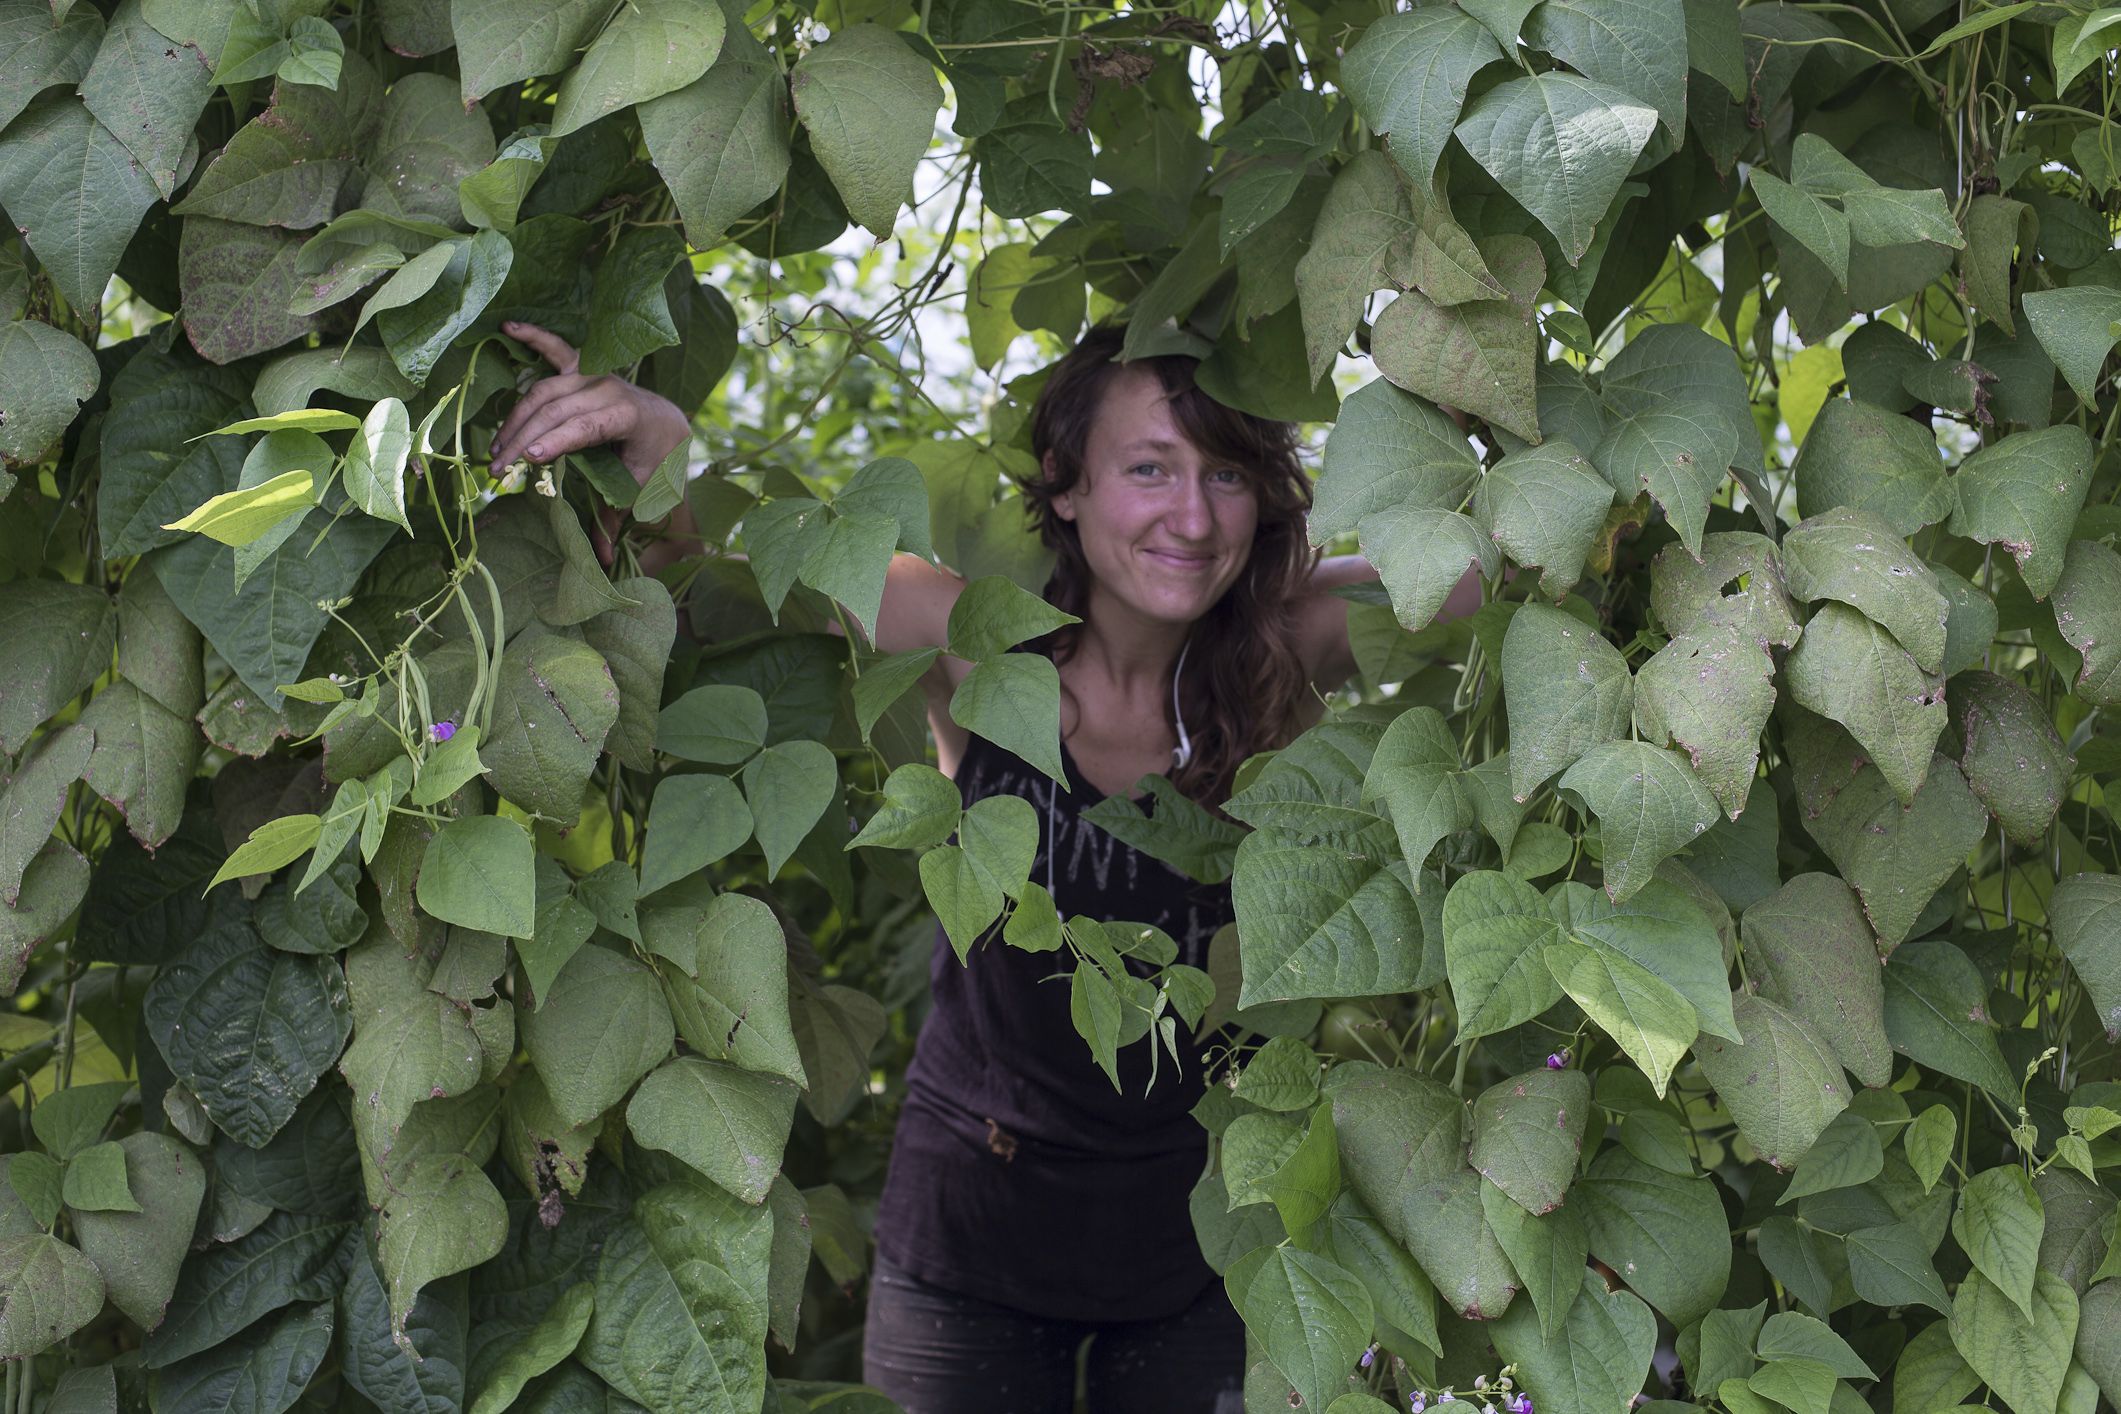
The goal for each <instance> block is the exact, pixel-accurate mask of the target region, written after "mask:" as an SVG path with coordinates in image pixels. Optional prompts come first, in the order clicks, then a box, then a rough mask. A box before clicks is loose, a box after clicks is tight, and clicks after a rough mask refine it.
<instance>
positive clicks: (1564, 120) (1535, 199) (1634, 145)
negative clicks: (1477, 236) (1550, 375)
mask: <svg viewBox="0 0 2121 1414" xmlns="http://www.w3.org/2000/svg"><path fill="white" fill-rule="evenodd" d="M1483 38H1485V35H1483ZM1657 119H1658V115H1657V110H1656V109H1655V108H1651V107H1647V106H1644V105H1643V104H1641V103H1639V102H1637V101H1636V100H1635V99H1633V98H1632V97H1630V96H1629V94H1627V93H1626V92H1624V91H1623V90H1621V89H1617V88H1614V87H1612V86H1611V85H1609V84H1603V83H1595V82H1593V81H1591V80H1589V79H1585V78H1579V77H1577V76H1576V75H1574V74H1571V73H1568V72H1566V71H1564V70H1559V69H1556V70H1552V71H1550V72H1547V73H1543V74H1529V75H1526V76H1524V77H1522V78H1515V79H1510V80H1508V81H1506V82H1504V83H1500V84H1497V85H1496V86H1495V87H1494V88H1492V89H1489V90H1488V91H1487V92H1486V93H1484V94H1482V95H1481V96H1480V97H1479V98H1477V99H1475V100H1474V101H1473V102H1472V104H1471V105H1469V106H1468V107H1467V109H1466V113H1465V117H1464V118H1463V119H1462V120H1461V121H1460V122H1459V124H1458V127H1457V130H1456V131H1457V135H1458V140H1459V141H1460V142H1461V143H1463V144H1464V145H1465V149H1466V151H1467V152H1469V153H1471V154H1472V155H1473V160H1474V161H1476V162H1478V163H1479V164H1480V165H1481V166H1482V167H1484V168H1486V169H1487V172H1488V175H1489V176H1491V177H1493V178H1494V179H1495V181H1496V183H1497V184H1498V185H1500V186H1501V187H1502V189H1503V190H1504V191H1506V192H1508V193H1509V194H1510V195H1511V196H1513V197H1515V198H1516V199H1517V201H1518V204H1520V205H1521V206H1523V207H1524V208H1525V210H1527V211H1529V212H1531V213H1532V215H1533V216H1535V217H1537V218H1538V219H1539V223H1540V224H1541V225H1543V226H1545V227H1546V228H1547V230H1549V231H1550V232H1552V233H1553V235H1554V239H1555V240H1557V241H1559V242H1560V243H1561V253H1562V257H1563V258H1564V259H1565V260H1567V261H1568V263H1569V264H1570V265H1571V266H1574V265H1576V264H1577V263H1578V262H1579V261H1581V260H1582V259H1583V256H1584V252H1585V251H1587V250H1589V249H1590V246H1591V237H1592V235H1593V234H1594V233H1595V231H1596V228H1597V225H1598V221H1599V219H1600V218H1601V217H1603V216H1604V215H1605V213H1606V208H1608V207H1609V206H1611V205H1612V204H1613V196H1614V194H1615V193H1616V192H1618V191H1619V190H1620V184H1621V182H1622V181H1624V180H1625V179H1626V178H1627V175H1628V170H1629V168H1631V167H1632V166H1634V163H1635V158H1636V156H1637V155H1638V154H1640V153H1641V151H1642V149H1643V146H1644V145H1645V144H1646V143H1648V142H1649V140H1650V134H1651V133H1653V132H1654V131H1656V128H1657Z"/></svg>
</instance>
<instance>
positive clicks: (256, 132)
mask: <svg viewBox="0 0 2121 1414" xmlns="http://www.w3.org/2000/svg"><path fill="white" fill-rule="evenodd" d="M357 126H358V124H357V121H356V117H355V115H350V114H349V113H347V112H346V111H345V107H344V104H343V102H342V101H341V96H340V95H338V94H335V93H332V92H330V91H329V90H328V89H322V88H317V87H313V86H310V85H306V84H290V83H288V82H286V81H284V80H283V81H281V82H279V83H276V84H275V85H274V86H273V94H272V101H271V102H270V103H269V104H268V105H267V106H266V109H265V111H264V112H263V113H261V114H260V115H259V116H257V117H255V118H253V119H251V120H250V121H249V122H248V123H245V124H244V125H243V126H242V127H241V128H238V129H237V130H236V134H235V136H234V137H232V138H230V139H229V141H228V145H227V146H226V147H225V148H223V149H222V150H221V154H220V155H219V156H218V157H216V158H214V160H213V162H212V163H211V164H210V165H209V166H208V167H207V168H206V170H205V171H204V172H202V173H200V174H199V179H198V180H197V181H196V182H194V183H192V185H191V189H190V190H189V191H187V192H186V193H185V196H184V200H183V201H181V202H179V203H177V205H176V206H175V207H173V208H172V212H173V214H175V215H178V216H214V217H219V218H221V219H222V220H227V221H241V222H245V223H247V224H251V225H259V226H286V227H289V228H291V229H296V230H299V229H301V228H303V227H307V226H315V225H319V224H321V223H323V222H325V221H328V220H330V219H331V217H332V215H333V214H334V207H335V204H336V201H337V198H338V194H339V189H340V188H341V187H343V186H344V185H345V184H346V181H347V179H348V178H349V177H351V176H353V175H354V173H355V172H356V171H357V170H358V169H357V167H356V164H355V160H354V159H355V157H356V141H355V132H356V128H357Z"/></svg>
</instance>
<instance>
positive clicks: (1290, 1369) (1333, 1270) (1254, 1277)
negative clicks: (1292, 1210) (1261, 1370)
mask: <svg viewBox="0 0 2121 1414" xmlns="http://www.w3.org/2000/svg"><path fill="white" fill-rule="evenodd" d="M1224 1286H1225V1287H1226V1289H1227V1290H1228V1291H1229V1294H1230V1302H1231V1304H1232V1305H1234V1306H1235V1307H1236V1308H1237V1310H1238V1313H1239V1314H1240V1315H1242V1316H1243V1317H1244V1319H1245V1326H1246V1328H1247V1330H1249V1331H1250V1332H1251V1333H1252V1335H1253V1336H1254V1337H1255V1338H1256V1339H1257V1340H1258V1341H1259V1344H1260V1346H1261V1348H1262V1349H1263V1350H1264V1351H1265V1352H1266V1355H1267V1358H1268V1359H1269V1360H1271V1361H1273V1362H1274V1368H1275V1369H1277V1370H1279V1371H1281V1372H1282V1374H1283V1375H1285V1376H1286V1377H1287V1378H1288V1380H1289V1383H1290V1384H1291V1385H1293V1386H1294V1387H1295V1388H1296V1389H1297V1391H1298V1392H1299V1393H1300V1394H1302V1395H1303V1398H1304V1402H1305V1403H1306V1404H1308V1405H1311V1406H1312V1407H1314V1408H1324V1407H1325V1403H1326V1399H1327V1398H1328V1396H1329V1394H1330V1393H1331V1392H1332V1391H1336V1390H1338V1389H1339V1388H1340V1387H1341V1386H1342V1384H1343V1383H1344V1381H1345V1379H1346V1375H1347V1371H1348V1370H1349V1369H1350V1368H1352V1367H1353V1365H1354V1363H1355V1357H1356V1356H1357V1355H1358V1354H1360V1353H1361V1351H1362V1348H1363V1346H1364V1344H1365V1343H1366V1342H1367V1341H1368V1340H1369V1337H1370V1326H1371V1321H1372V1319H1373V1317H1374V1312H1375V1305H1374V1303H1373V1302H1372V1301H1371V1299H1370V1293H1369V1290H1368V1288H1366V1287H1365V1286H1364V1285H1363V1284H1362V1282H1361V1281H1360V1280H1358V1279H1357V1278H1356V1277H1355V1276H1354V1275H1353V1274H1352V1273H1350V1272H1348V1271H1346V1270H1345V1269H1343V1268H1342V1267H1340V1266H1339V1265H1338V1264H1337V1263H1335V1262H1333V1261H1332V1260H1331V1259H1329V1258H1327V1257H1324V1256H1321V1255H1319V1254H1318V1253H1315V1252H1306V1251H1304V1250H1302V1249H1300V1248H1296V1247H1263V1248H1260V1249H1258V1250H1257V1251H1254V1252H1251V1253H1248V1254H1246V1255H1245V1256H1244V1257H1241V1258H1239V1259H1238V1260H1237V1262H1236V1263H1235V1264H1233V1265H1232V1266H1231V1268H1230V1270H1229V1272H1228V1274H1227V1275H1226V1276H1225V1277H1224Z"/></svg>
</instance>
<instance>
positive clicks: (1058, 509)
mask: <svg viewBox="0 0 2121 1414" xmlns="http://www.w3.org/2000/svg"><path fill="white" fill-rule="evenodd" d="M1038 470H1039V475H1040V476H1041V477H1042V478H1044V479H1045V480H1046V481H1049V482H1050V481H1053V480H1056V479H1057V478H1056V476H1055V469H1054V465H1053V449H1052V448H1050V447H1049V448H1047V449H1046V454H1045V455H1044V456H1042V457H1040V458H1039V463H1038ZM1052 504H1053V513H1054V514H1055V515H1057V516H1059V517H1060V518H1061V519H1062V520H1074V519H1075V493H1074V492H1072V491H1063V492H1062V493H1061V494H1060V495H1058V496H1055V497H1054V498H1053V502H1052Z"/></svg>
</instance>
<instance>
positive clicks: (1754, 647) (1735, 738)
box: [1635, 623, 1775, 819]
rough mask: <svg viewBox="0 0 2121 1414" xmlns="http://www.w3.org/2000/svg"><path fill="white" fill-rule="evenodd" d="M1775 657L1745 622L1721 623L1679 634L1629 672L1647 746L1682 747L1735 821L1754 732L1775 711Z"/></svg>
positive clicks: (1751, 764) (1753, 754) (1754, 752)
mask: <svg viewBox="0 0 2121 1414" xmlns="http://www.w3.org/2000/svg"><path fill="white" fill-rule="evenodd" d="M1774 667H1775V665H1774V662H1773V660H1771V659H1770V658H1769V657H1768V655H1767V653H1766V651H1765V650H1763V649H1762V648H1761V647H1760V646H1759V645H1758V644H1757V643H1754V642H1753V641H1752V640H1751V639H1749V638H1748V637H1747V635H1746V632H1745V630H1744V629H1743V628H1741V627H1739V626H1738V625H1736V624H1733V623H1724V624H1721V625H1718V626H1717V627H1715V628H1712V629H1707V630H1706V631H1705V632H1703V633H1701V634H1698V635H1697V634H1692V633H1682V634H1679V635H1678V636H1676V637H1674V638H1673V639H1672V641H1671V642H1670V643H1667V644H1666V645H1665V646H1664V647H1663V648H1661V649H1659V650H1658V651H1657V652H1656V653H1655V654H1653V655H1652V656H1651V657H1650V660H1649V661H1648V662H1646V663H1644V664H1643V665H1642V667H1641V668H1639V669H1638V670H1637V671H1636V674H1635V726H1636V729H1637V730H1638V731H1640V732H1641V733H1642V734H1643V737H1644V739H1645V740H1647V741H1649V742H1650V743H1652V744H1653V745H1661V744H1662V743H1664V742H1666V741H1671V742H1673V743H1675V744H1676V745H1677V746H1679V747H1680V749H1682V750H1683V751H1685V752H1686V753H1687V758H1688V760H1689V761H1690V762H1691V763H1692V765H1693V767H1694V771H1695V773H1696V774H1697V775H1698V776H1699V777H1700V778H1701V782H1702V784H1703V785H1704V786H1706V787H1707V788H1708V791H1709V794H1710V795H1711V796H1713V797H1714V798H1715V801H1716V803H1717V804H1718V805H1719V806H1721V807H1722V808H1723V809H1724V810H1725V811H1726V812H1728V813H1729V815H1730V816H1731V818H1732V819H1736V818H1737V817H1738V814H1739V812H1740V811H1742V810H1744V809H1745V802H1746V796H1747V795H1748V793H1749V792H1750V791H1751V789H1752V784H1753V777H1754V774H1755V771H1756V768H1757V767H1758V764H1759V759H1760V732H1761V729H1762V728H1764V727H1765V726H1766V725H1767V722H1768V717H1769V716H1770V715H1771V714H1772V713H1773V712H1774V709H1775V689H1774V687H1773V685H1772V684H1771V683H1770V681H1769V679H1770V677H1771V675H1772V674H1773V672H1774Z"/></svg>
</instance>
